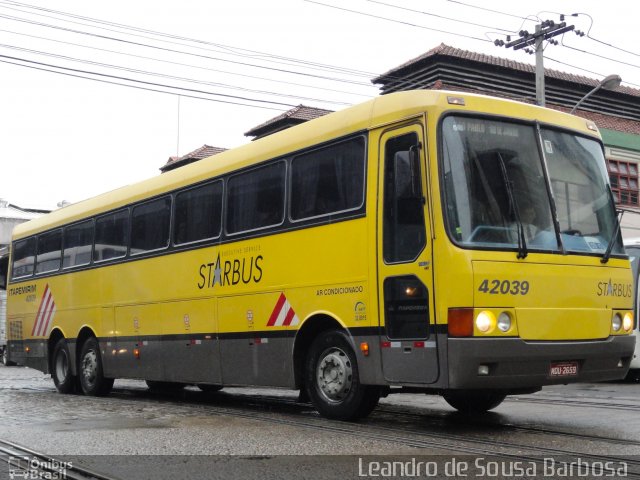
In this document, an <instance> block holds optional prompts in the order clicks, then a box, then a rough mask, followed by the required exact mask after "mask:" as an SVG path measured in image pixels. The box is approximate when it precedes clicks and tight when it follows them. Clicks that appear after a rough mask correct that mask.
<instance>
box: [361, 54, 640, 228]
mask: <svg viewBox="0 0 640 480" xmlns="http://www.w3.org/2000/svg"><path fill="white" fill-rule="evenodd" d="M372 82H373V83H374V84H377V85H380V89H381V93H382V94H383V95H384V94H387V93H391V92H397V91H402V90H413V89H423V88H424V89H437V90H456V91H466V92H473V93H482V94H485V95H492V96H498V97H503V98H510V99H513V100H518V101H523V102H528V103H536V79H535V67H534V66H533V65H529V64H526V63H522V62H516V61H513V60H508V59H505V58H500V57H496V56H492V55H486V54H482V53H476V52H470V51H467V50H461V49H459V48H454V47H451V46H449V45H445V44H440V45H438V46H437V47H435V48H433V49H431V50H429V51H428V52H426V53H424V54H423V55H420V56H419V57H416V58H414V59H412V60H409V61H408V62H405V63H403V64H402V65H399V66H397V67H395V68H392V69H391V70H389V71H388V72H386V73H384V74H382V75H380V76H378V77H376V78H374V79H373V80H372ZM598 84H599V80H598V79H594V78H589V77H585V76H582V75H574V74H570V73H565V72H561V71H557V70H552V69H545V97H546V107H548V108H553V109H557V110H562V111H565V112H569V111H570V110H571V109H572V108H573V107H574V106H575V105H576V104H577V103H578V102H579V101H580V99H581V98H583V97H584V96H585V95H586V94H587V93H589V92H590V91H591V90H593V89H594V87H596V86H597V85H598ZM575 114H576V115H579V116H581V117H583V118H587V119H589V120H592V121H593V122H594V123H595V124H596V125H597V126H598V128H599V130H600V133H601V135H602V139H603V142H604V145H605V157H606V159H607V163H608V168H609V177H610V179H611V186H612V190H613V193H614V195H615V197H616V200H617V202H618V204H619V205H621V206H625V207H631V208H633V209H635V210H637V211H638V213H640V176H639V172H640V90H638V89H634V88H629V87H624V86H621V87H618V88H616V89H614V90H606V89H603V88H601V89H600V90H598V91H597V92H596V93H595V94H593V95H592V96H590V97H589V98H588V99H586V100H585V101H584V102H583V103H582V104H581V105H580V107H579V108H578V109H577V110H576V112H575ZM622 225H623V235H624V236H625V237H640V214H639V215H625V217H624V218H623V224H622Z"/></svg>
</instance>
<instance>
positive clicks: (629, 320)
mask: <svg viewBox="0 0 640 480" xmlns="http://www.w3.org/2000/svg"><path fill="white" fill-rule="evenodd" d="M622 328H623V329H624V331H625V332H629V331H631V329H632V328H633V315H631V313H629V312H627V313H625V314H624V318H623V319H622Z"/></svg>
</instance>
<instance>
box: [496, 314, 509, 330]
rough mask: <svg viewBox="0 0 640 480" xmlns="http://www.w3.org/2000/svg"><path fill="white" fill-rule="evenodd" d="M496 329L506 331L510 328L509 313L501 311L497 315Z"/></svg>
mask: <svg viewBox="0 0 640 480" xmlns="http://www.w3.org/2000/svg"><path fill="white" fill-rule="evenodd" d="M498 329H499V330H500V331H501V332H508V331H509V330H510V329H511V315H509V314H508V313H507V312H502V313H501V314H500V316H499V317H498Z"/></svg>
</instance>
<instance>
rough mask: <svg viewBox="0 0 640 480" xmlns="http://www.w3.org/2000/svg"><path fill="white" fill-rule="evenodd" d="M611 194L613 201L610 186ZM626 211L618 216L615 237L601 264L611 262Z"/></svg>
mask: <svg viewBox="0 0 640 480" xmlns="http://www.w3.org/2000/svg"><path fill="white" fill-rule="evenodd" d="M609 193H610V194H611V200H612V201H613V191H612V190H611V186H610V185H609ZM625 211H626V210H620V212H619V214H620V216H618V215H616V231H615V233H614V234H613V237H611V240H609V243H608V244H607V249H606V250H605V252H604V255H602V258H601V259H600V263H607V262H608V261H609V258H610V257H611V252H613V247H614V246H615V244H616V240H617V239H618V235H620V229H621V224H622V216H623V215H624V212H625Z"/></svg>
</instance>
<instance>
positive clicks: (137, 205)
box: [127, 193, 174, 257]
mask: <svg viewBox="0 0 640 480" xmlns="http://www.w3.org/2000/svg"><path fill="white" fill-rule="evenodd" d="M167 198H168V199H169V228H168V231H167V235H168V237H167V243H166V245H164V246H162V247H158V248H153V249H150V250H143V251H141V252H133V251H132V246H133V215H134V213H135V210H136V209H137V208H141V207H144V206H145V205H149V204H151V203H154V202H158V201H161V200H166V199H167ZM173 204H174V201H173V195H172V194H170V193H169V194H164V195H160V196H157V197H154V198H152V199H149V200H145V201H143V202H138V203H134V204H132V205H130V207H129V235H128V242H127V251H128V253H129V256H130V257H138V256H140V255H146V254H149V253H153V252H159V251H162V250H167V249H168V248H169V247H170V246H171V237H172V228H171V227H172V224H173Z"/></svg>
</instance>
